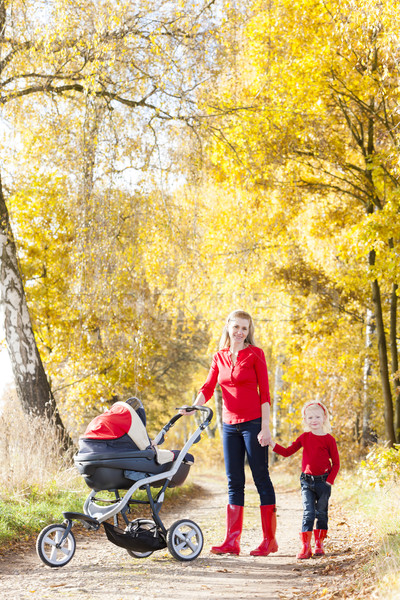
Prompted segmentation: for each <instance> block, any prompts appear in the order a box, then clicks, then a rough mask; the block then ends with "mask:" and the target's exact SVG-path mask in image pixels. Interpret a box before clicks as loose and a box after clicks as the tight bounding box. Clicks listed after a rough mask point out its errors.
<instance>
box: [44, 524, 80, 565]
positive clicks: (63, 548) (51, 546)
mask: <svg viewBox="0 0 400 600" xmlns="http://www.w3.org/2000/svg"><path fill="white" fill-rule="evenodd" d="M66 529H67V526H66V525H64V523H61V524H56V525H48V526H47V527H45V528H44V529H43V530H42V531H41V532H40V533H39V535H38V538H37V540H36V551H37V553H38V555H39V558H40V560H42V561H43V562H44V564H45V565H47V566H48V567H64V566H65V565H66V564H67V563H69V561H70V560H71V559H72V557H73V556H74V554H75V548H76V542H75V537H74V534H73V533H72V531H69V532H68V535H67V537H66V538H65V539H64V540H63V541H62V542H61V539H62V537H63V535H64V534H65V531H66Z"/></svg>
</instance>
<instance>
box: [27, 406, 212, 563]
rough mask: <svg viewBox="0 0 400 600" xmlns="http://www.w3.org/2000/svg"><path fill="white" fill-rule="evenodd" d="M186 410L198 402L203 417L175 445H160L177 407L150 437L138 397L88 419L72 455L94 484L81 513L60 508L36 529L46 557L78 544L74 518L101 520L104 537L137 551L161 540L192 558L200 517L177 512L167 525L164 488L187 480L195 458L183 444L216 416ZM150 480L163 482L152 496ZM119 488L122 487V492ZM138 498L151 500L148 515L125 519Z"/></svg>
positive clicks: (68, 554)
mask: <svg viewBox="0 0 400 600" xmlns="http://www.w3.org/2000/svg"><path fill="white" fill-rule="evenodd" d="M185 408H186V407H185ZM177 410H178V411H179V410H181V409H177ZM187 410H193V412H194V411H196V410H199V411H201V412H202V413H203V417H204V418H203V421H202V423H201V424H200V425H199V426H198V427H197V429H196V431H194V433H193V434H192V435H191V436H190V437H189V439H188V441H187V442H186V444H185V445H184V447H183V448H182V450H180V451H177V450H174V451H171V450H164V449H160V448H158V446H159V445H161V444H162V443H163V442H164V436H165V434H166V433H167V432H168V431H169V429H170V428H171V427H172V426H173V425H174V424H175V423H176V421H177V420H178V419H180V418H181V416H182V415H181V414H180V413H178V414H176V415H175V416H174V417H172V419H171V420H170V421H169V422H168V423H167V424H166V425H165V426H164V427H163V428H162V429H161V431H160V433H159V434H158V435H157V436H156V438H155V439H154V440H153V441H151V440H150V438H149V436H148V434H147V431H146V415H145V411H144V408H143V404H142V403H141V402H140V400H139V399H138V398H135V397H132V398H129V399H128V400H127V401H126V402H116V403H115V404H114V405H113V406H112V407H111V409H110V410H108V411H105V412H104V413H103V414H101V415H99V416H98V417H96V418H95V419H93V421H91V423H90V424H89V425H88V427H87V429H86V431H85V433H84V435H83V436H82V437H81V438H80V440H79V452H78V453H77V454H76V455H75V457H74V462H75V465H76V467H77V469H78V471H79V472H80V473H81V475H82V476H83V478H84V480H85V482H86V483H87V485H88V486H89V487H90V488H91V490H92V491H91V492H90V494H89V496H88V498H87V499H86V502H85V504H84V507H83V513H72V512H64V513H63V516H64V523H62V524H56V525H49V526H48V527H46V528H45V529H43V530H42V532H41V533H40V534H39V536H38V539H37V543H36V548H37V552H38V555H39V557H40V559H41V560H42V561H43V562H44V563H45V564H47V565H48V566H51V567H60V566H64V565H66V564H67V563H68V562H69V561H70V560H71V559H72V557H73V555H74V553H75V547H76V544H75V538H74V536H73V534H72V531H71V529H72V526H73V523H74V521H79V522H81V523H82V524H83V525H84V526H85V527H86V528H87V529H91V530H97V529H99V527H100V525H101V524H102V525H103V526H104V528H105V532H106V535H107V537H108V539H109V541H111V542H112V543H113V544H116V545H117V546H121V547H123V548H125V549H126V550H127V551H128V553H129V554H130V555H131V556H134V557H136V558H145V557H146V556H149V555H150V554H152V553H153V552H154V551H155V550H159V549H161V548H165V547H168V549H169V551H170V553H171V554H172V556H173V557H174V558H176V559H178V560H182V561H188V560H193V559H194V558H197V556H198V555H199V554H200V552H201V550H202V547H203V535H202V532H201V529H200V528H199V527H198V525H196V523H194V522H193V521H190V520H188V519H181V520H179V521H177V522H175V523H174V524H173V525H172V526H171V527H170V528H169V529H167V528H166V527H165V526H164V524H163V522H162V520H161V518H160V516H159V512H160V509H161V507H162V504H163V501H164V496H165V490H166V488H167V487H175V486H178V485H182V483H183V482H184V481H185V479H186V477H187V475H188V473H189V469H190V467H191V465H192V464H193V462H194V458H193V456H192V455H191V454H188V450H189V449H190V447H191V446H192V445H193V444H194V443H196V442H198V441H199V440H200V434H201V432H202V431H203V430H204V429H205V428H206V427H207V426H208V425H209V423H210V421H211V419H212V416H213V413H212V410H211V409H210V408H208V407H190V409H187ZM152 488H161V489H160V490H159V491H158V493H157V494H156V495H155V497H153V495H152V491H151V489H152ZM120 490H127V491H126V493H125V494H124V495H123V496H121V495H120ZM138 490H145V491H146V494H147V500H143V499H138V498H137V494H136V492H137V491H138ZM101 491H107V492H111V494H113V496H114V497H113V498H111V499H110V498H106V499H104V498H100V497H99V496H98V493H99V492H101ZM143 504H147V505H148V506H149V507H150V509H151V512H152V517H153V518H152V519H142V518H137V519H133V520H130V518H129V517H130V514H131V507H132V506H133V505H143ZM110 519H113V524H111V523H110V522H109V520H110ZM119 519H120V520H122V521H123V525H125V528H124V529H121V527H120V522H119Z"/></svg>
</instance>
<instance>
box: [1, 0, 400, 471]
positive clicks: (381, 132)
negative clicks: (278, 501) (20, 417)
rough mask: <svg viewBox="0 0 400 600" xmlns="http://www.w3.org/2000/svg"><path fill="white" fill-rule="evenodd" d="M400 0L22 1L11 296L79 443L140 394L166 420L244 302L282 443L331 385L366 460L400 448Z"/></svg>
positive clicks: (24, 358) (39, 410)
mask: <svg viewBox="0 0 400 600" xmlns="http://www.w3.org/2000/svg"><path fill="white" fill-rule="evenodd" d="M398 16H399V5H398V2H397V1H396V0H385V1H383V2H372V1H370V0H361V1H360V0H357V1H355V0H354V1H353V0H344V1H343V0H341V1H340V2H339V1H336V0H332V1H331V0H327V1H321V0H290V1H289V0H280V1H279V2H273V1H272V0H271V1H270V0H268V1H266V2H265V1H264V2H261V1H259V0H245V1H244V2H240V3H239V2H236V1H235V0H226V1H224V2H222V1H220V0H211V1H210V2H203V1H202V0H171V1H169V2H162V1H159V2H157V1H153V2H151V3H150V2H146V1H145V0H137V1H131V2H125V1H123V0H96V1H93V2H92V1H90V0H75V1H72V0H53V1H52V2H48V1H47V0H41V1H34V0H10V1H6V0H1V1H0V47H1V55H0V74H1V79H0V102H1V105H2V113H1V136H0V151H1V187H0V220H1V230H0V260H1V270H0V286H1V302H2V306H3V308H4V331H5V342H4V343H5V344H6V346H7V348H8V351H9V353H10V357H11V363H12V367H13V373H14V379H15V386H16V390H17V393H18V397H19V400H20V403H21V406H22V408H23V410H24V411H25V413H26V414H33V415H35V416H36V417H38V418H40V419H44V420H50V421H52V422H55V423H56V425H57V427H58V430H59V431H61V433H62V434H63V440H64V445H65V446H68V445H69V444H71V442H76V440H77V438H78V436H79V434H81V433H82V432H83V430H84V427H85V424H86V423H87V422H88V421H89V420H90V419H91V418H92V417H93V416H94V415H95V414H97V413H98V412H99V411H102V410H104V409H105V408H107V407H108V406H110V404H112V403H113V402H114V401H115V400H116V399H126V398H127V397H129V396H132V395H137V396H139V397H140V398H141V400H142V401H143V403H144V405H145V407H146V412H147V416H148V422H149V424H150V428H153V429H154V431H157V430H158V428H159V426H160V425H161V424H163V423H164V422H166V420H168V419H167V417H166V415H168V417H169V416H170V415H171V413H173V412H174V410H175V407H177V406H180V405H182V404H190V403H191V402H192V399H193V397H194V396H195V394H196V393H197V390H198V388H199V386H200V385H201V383H202V382H203V381H204V378H205V376H206V374H207V370H208V367H209V364H210V361H211V356H212V354H213V352H214V351H215V350H216V349H217V347H218V340H219V337H220V334H221V330H222V327H223V325H224V322H225V319H226V316H227V315H228V313H229V312H230V311H231V310H233V309H236V308H242V309H244V310H247V311H248V312H250V313H251V314H252V316H253V317H254V321H255V327H256V337H257V343H258V345H260V346H261V347H262V348H263V349H264V350H265V353H266V357H267V363H268V368H269V374H270V385H271V393H272V397H273V429H274V435H275V436H277V437H278V438H279V439H280V440H281V442H282V443H284V444H285V443H288V442H290V441H291V440H292V439H293V437H294V436H295V435H296V433H297V432H300V431H301V422H300V407H301V406H302V405H303V403H304V402H305V401H307V400H310V399H312V398H319V399H320V400H321V401H323V402H324V403H325V404H326V405H327V406H328V407H329V410H330V411H331V413H332V422H333V427H334V433H335V437H336V438H337V440H338V443H339V445H340V448H341V456H342V462H343V464H344V465H348V466H352V465H353V466H354V465H355V464H357V462H358V461H359V459H360V458H362V457H363V456H365V455H366V454H367V452H368V450H370V448H371V445H372V444H375V445H376V442H378V446H379V447H382V446H385V445H386V447H388V448H391V447H393V448H394V450H393V452H394V453H395V454H397V451H396V443H397V442H399V441H400V376H399V367H398V340H399V325H398V320H397V314H398V274H399V272H400V264H399V263H400V256H399V241H400V222H399V207H400V199H399V198H400V195H399V186H400V171H399V166H400V153H399V141H400V132H399V122H400V111H399V98H400V80H399V75H400V46H399V44H398V27H397V23H398V18H397V17H398ZM212 402H215V407H216V409H217V410H216V412H217V415H219V414H220V398H219V394H218V392H217V394H216V397H215V400H213V401H212ZM216 422H217V423H218V419H217V421H216ZM209 433H210V435H215V436H216V439H217V441H216V442H215V443H218V433H217V431H216V430H213V431H210V432H209ZM182 435H184V432H182ZM385 451H386V450H385ZM395 454H391V457H392V458H393V457H394V456H395Z"/></svg>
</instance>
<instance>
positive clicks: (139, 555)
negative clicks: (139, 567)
mask: <svg viewBox="0 0 400 600" xmlns="http://www.w3.org/2000/svg"><path fill="white" fill-rule="evenodd" d="M127 553H128V554H129V556H133V558H147V557H148V556H150V554H153V551H152V550H149V551H148V552H136V550H127Z"/></svg>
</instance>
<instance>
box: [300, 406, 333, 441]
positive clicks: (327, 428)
mask: <svg viewBox="0 0 400 600" xmlns="http://www.w3.org/2000/svg"><path fill="white" fill-rule="evenodd" d="M315 407H318V408H321V409H322V412H323V413H324V417H325V419H324V422H323V424H322V429H323V430H324V432H325V433H330V432H331V431H332V427H331V423H330V420H329V412H328V409H327V408H326V406H325V404H323V403H322V402H320V401H319V400H310V402H306V403H305V405H304V406H303V408H302V409H301V416H302V417H303V426H304V431H310V427H309V426H308V425H307V423H306V422H305V417H306V410H307V409H308V408H315Z"/></svg>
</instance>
